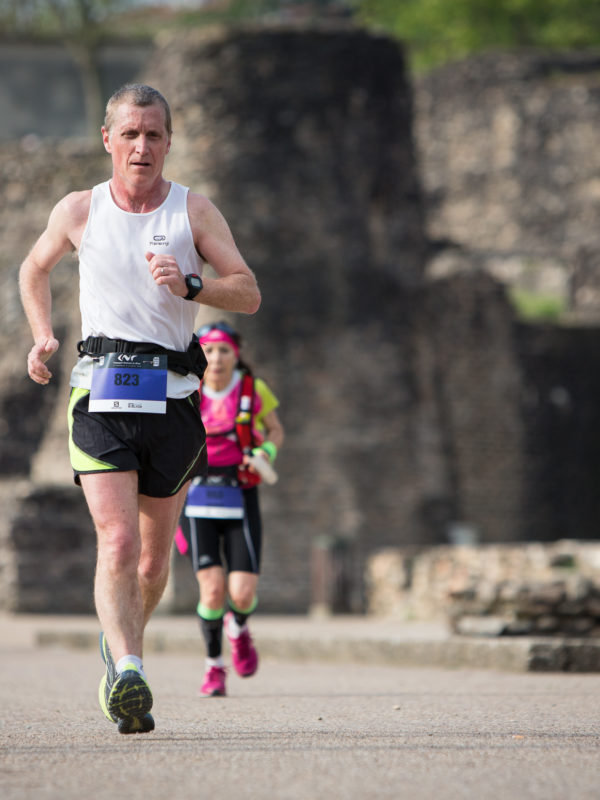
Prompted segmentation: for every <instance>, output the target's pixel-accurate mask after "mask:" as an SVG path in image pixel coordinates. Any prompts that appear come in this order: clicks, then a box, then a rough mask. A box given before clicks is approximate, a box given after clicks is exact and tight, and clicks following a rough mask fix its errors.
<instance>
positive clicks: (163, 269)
mask: <svg viewBox="0 0 600 800" xmlns="http://www.w3.org/2000/svg"><path fill="white" fill-rule="evenodd" d="M160 274H161V275H164V274H165V268H164V267H161V268H160Z"/></svg>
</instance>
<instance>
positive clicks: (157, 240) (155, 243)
mask: <svg viewBox="0 0 600 800" xmlns="http://www.w3.org/2000/svg"><path fill="white" fill-rule="evenodd" d="M168 246H169V240H168V239H167V237H166V236H165V235H164V234H163V233H157V234H155V235H154V236H153V237H152V239H150V241H149V242H148V247H168Z"/></svg>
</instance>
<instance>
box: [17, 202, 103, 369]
mask: <svg viewBox="0 0 600 800" xmlns="http://www.w3.org/2000/svg"><path fill="white" fill-rule="evenodd" d="M84 194H85V193H81V192H79V193H77V194H73V195H67V197H65V198H63V199H62V200H61V201H60V202H59V203H57V205H56V206H55V207H54V209H53V210H52V212H51V214H50V218H49V220H48V226H47V227H46V230H45V231H44V232H43V233H42V235H41V236H40V238H39V239H38V240H37V242H36V243H35V244H34V246H33V248H32V250H31V252H30V253H29V255H28V256H27V257H26V258H25V260H24V261H23V263H22V265H21V269H20V272H19V288H20V291H21V302H22V303H23V308H24V309H25V314H26V316H27V320H28V322H29V326H30V328H31V333H32V335H33V340H34V345H33V347H32V348H31V350H30V352H29V355H28V357H27V367H28V372H29V377H30V378H31V379H32V380H34V381H35V382H36V383H41V384H46V383H48V381H49V380H50V378H51V377H52V373H51V372H50V370H49V369H48V367H47V366H46V361H47V360H48V359H49V358H50V356H51V355H52V354H53V353H55V352H56V351H57V350H58V346H59V343H58V340H57V339H56V338H55V336H54V331H53V328H52V296H51V292H50V273H51V271H52V269H53V268H54V267H55V266H56V264H57V263H58V262H59V261H60V259H61V258H62V257H63V256H64V255H66V254H67V253H69V252H71V251H72V250H73V249H74V240H75V239H76V238H77V236H78V230H79V227H80V226H79V227H78V224H77V223H78V222H81V219H82V212H85V214H87V211H86V208H87V207H88V206H86V205H85V202H84V203H83V204H82V200H85V198H84V197H83V195H84Z"/></svg>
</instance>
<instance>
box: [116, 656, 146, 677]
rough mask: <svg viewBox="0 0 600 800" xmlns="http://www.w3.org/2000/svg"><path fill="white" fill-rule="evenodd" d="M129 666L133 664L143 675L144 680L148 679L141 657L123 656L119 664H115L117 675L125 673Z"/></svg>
mask: <svg viewBox="0 0 600 800" xmlns="http://www.w3.org/2000/svg"><path fill="white" fill-rule="evenodd" d="M128 664H133V666H134V667H135V668H136V669H137V671H138V672H139V673H140V674H141V675H143V676H144V678H145V677H146V673H145V672H144V665H143V664H142V659H141V658H140V657H139V656H131V655H128V656H123V658H120V659H119V660H118V661H117V663H116V664H115V667H116V669H117V675H118V674H120V673H121V672H123V670H124V669H125V667H126V666H127V665H128Z"/></svg>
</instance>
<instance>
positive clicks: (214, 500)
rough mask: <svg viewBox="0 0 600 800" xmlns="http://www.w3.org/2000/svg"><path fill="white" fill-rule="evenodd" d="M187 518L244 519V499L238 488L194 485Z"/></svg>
mask: <svg viewBox="0 0 600 800" xmlns="http://www.w3.org/2000/svg"><path fill="white" fill-rule="evenodd" d="M185 515H186V517H202V518H204V519H243V516H244V498H243V496H242V490H241V489H240V488H239V487H238V486H219V485H216V486H213V485H210V484H208V485H207V484H203V483H192V485H191V486H190V489H189V491H188V495H187V500H186V506H185Z"/></svg>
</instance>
